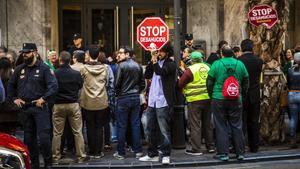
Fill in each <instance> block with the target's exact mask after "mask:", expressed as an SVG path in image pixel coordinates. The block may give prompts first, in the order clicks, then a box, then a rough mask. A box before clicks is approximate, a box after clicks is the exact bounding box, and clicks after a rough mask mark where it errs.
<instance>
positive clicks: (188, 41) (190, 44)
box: [181, 33, 197, 51]
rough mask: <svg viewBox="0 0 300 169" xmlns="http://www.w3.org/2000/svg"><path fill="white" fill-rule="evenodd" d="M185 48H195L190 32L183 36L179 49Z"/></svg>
mask: <svg viewBox="0 0 300 169" xmlns="http://www.w3.org/2000/svg"><path fill="white" fill-rule="evenodd" d="M185 48H190V49H191V50H192V51H194V50H196V49H197V48H196V47H195V46H194V36H193V34H191V33H187V34H185V36H184V46H183V47H182V48H181V51H183V50H184V49H185Z"/></svg>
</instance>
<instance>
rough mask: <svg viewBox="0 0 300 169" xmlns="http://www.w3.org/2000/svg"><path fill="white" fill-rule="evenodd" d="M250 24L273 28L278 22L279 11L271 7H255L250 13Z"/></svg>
mask: <svg viewBox="0 0 300 169" xmlns="http://www.w3.org/2000/svg"><path fill="white" fill-rule="evenodd" d="M248 19H249V22H250V23H251V24H252V25H255V26H259V25H265V26H266V27H267V28H268V29H270V28H272V27H273V26H274V25H275V24H276V22H277V21H278V16H277V11H276V10H275V9H274V8H272V7H271V6H269V5H257V6H254V7H253V8H252V9H251V10H250V11H249V13H248Z"/></svg>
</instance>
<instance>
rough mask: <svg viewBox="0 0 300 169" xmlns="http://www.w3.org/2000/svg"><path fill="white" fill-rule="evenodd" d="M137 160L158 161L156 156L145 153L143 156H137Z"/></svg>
mask: <svg viewBox="0 0 300 169" xmlns="http://www.w3.org/2000/svg"><path fill="white" fill-rule="evenodd" d="M139 161H152V162H158V161H159V158H158V156H154V157H149V156H148V155H145V156H144V157H141V158H139Z"/></svg>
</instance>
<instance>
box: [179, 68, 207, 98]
mask: <svg viewBox="0 0 300 169" xmlns="http://www.w3.org/2000/svg"><path fill="white" fill-rule="evenodd" d="M188 68H189V69H190V70H191V72H192V74H193V77H194V80H193V81H192V82H190V83H189V84H187V86H186V87H185V88H184V94H185V96H186V100H187V102H194V101H199V100H207V99H209V96H208V93H207V89H206V78H207V76H208V71H209V67H208V66H207V65H206V64H204V63H196V64H193V65H191V66H189V67H188Z"/></svg>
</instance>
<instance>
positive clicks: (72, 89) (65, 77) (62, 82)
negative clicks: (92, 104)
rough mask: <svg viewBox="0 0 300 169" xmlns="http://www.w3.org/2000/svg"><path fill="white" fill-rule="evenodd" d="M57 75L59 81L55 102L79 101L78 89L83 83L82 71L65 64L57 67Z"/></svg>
mask: <svg viewBox="0 0 300 169" xmlns="http://www.w3.org/2000/svg"><path fill="white" fill-rule="evenodd" d="M55 76H56V79H57V82H58V92H57V95H56V99H55V104H61V103H76V102H78V91H79V90H80V89H81V88H82V85H83V80H82V78H81V75H80V73H79V72H78V71H76V70H73V69H72V68H71V67H70V66H69V65H63V66H61V67H60V68H59V69H57V71H56V72H55Z"/></svg>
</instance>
